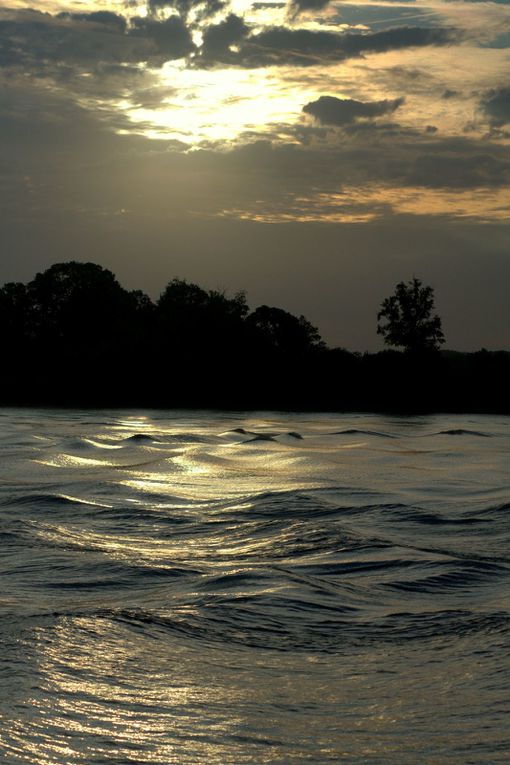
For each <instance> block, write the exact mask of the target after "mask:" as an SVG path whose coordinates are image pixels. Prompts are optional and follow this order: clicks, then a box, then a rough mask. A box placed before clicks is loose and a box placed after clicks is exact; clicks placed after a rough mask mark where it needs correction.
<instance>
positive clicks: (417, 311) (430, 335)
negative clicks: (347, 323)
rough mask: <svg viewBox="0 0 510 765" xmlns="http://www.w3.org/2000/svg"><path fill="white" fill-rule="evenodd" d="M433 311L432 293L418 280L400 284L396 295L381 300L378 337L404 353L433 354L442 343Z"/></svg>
mask: <svg viewBox="0 0 510 765" xmlns="http://www.w3.org/2000/svg"><path fill="white" fill-rule="evenodd" d="M433 310H434V290H433V289H432V287H427V286H422V283H421V281H420V280H419V279H416V278H414V279H413V280H412V281H410V282H408V283H407V284H406V283H405V282H399V283H398V284H397V286H396V288H395V292H394V294H393V295H391V296H390V297H387V298H386V299H385V300H383V302H382V304H381V309H380V311H379V313H378V314H377V320H378V324H377V334H379V335H382V336H383V337H384V342H385V343H386V344H387V345H393V346H395V347H400V348H404V350H405V351H407V352H412V353H420V352H423V351H435V350H438V349H439V346H440V345H441V344H442V343H444V335H443V332H442V329H441V319H440V318H439V316H438V315H437V314H433Z"/></svg>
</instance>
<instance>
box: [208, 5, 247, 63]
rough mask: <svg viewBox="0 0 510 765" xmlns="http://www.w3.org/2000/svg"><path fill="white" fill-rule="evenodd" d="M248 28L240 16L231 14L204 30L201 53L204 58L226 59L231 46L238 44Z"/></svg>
mask: <svg viewBox="0 0 510 765" xmlns="http://www.w3.org/2000/svg"><path fill="white" fill-rule="evenodd" d="M249 31H250V30H249V27H248V26H247V25H246V24H245V23H244V21H243V19H242V18H241V17H240V16H236V15H235V14H234V13H231V14H229V15H228V16H227V18H226V19H224V21H221V22H220V23H219V24H212V25H210V26H208V27H207V28H206V30H205V31H204V35H203V44H202V49H201V53H202V56H203V57H204V58H212V59H216V58H218V57H221V58H228V57H229V55H230V54H231V53H232V51H231V46H233V45H237V44H238V43H240V42H241V41H242V40H243V39H244V38H245V37H246V36H247V35H248V34H249Z"/></svg>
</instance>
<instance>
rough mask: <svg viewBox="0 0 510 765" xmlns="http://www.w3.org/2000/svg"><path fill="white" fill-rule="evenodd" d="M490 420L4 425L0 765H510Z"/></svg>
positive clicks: (502, 557) (504, 532)
mask: <svg viewBox="0 0 510 765" xmlns="http://www.w3.org/2000/svg"><path fill="white" fill-rule="evenodd" d="M509 514H510V428H509V420H508V418H505V417H494V416H428V417H408V418H405V417H401V418H392V417H384V416H373V415H364V414H360V415H352V414H349V415H338V414H333V415H327V414H279V413H260V414H253V413H250V414H246V413H239V414H232V413H226V414H222V413H211V412H152V411H145V412H144V411H136V412H134V411H127V412H120V411H87V412H81V411H53V410H12V409H11V410H9V409H5V410H0V540H1V548H0V575H1V578H2V585H1V588H0V617H1V619H0V625H1V626H0V636H1V644H2V650H1V654H0V759H1V762H2V763H5V764H6V765H11V763H12V765H15V764H16V763H27V764H30V765H35V764H37V765H39V764H40V765H50V764H51V765H71V764H73V763H83V764H85V765H93V764H94V765H96V764H99V763H118V765H121V763H122V765H128V763H131V764H135V763H137V764H141V763H151V765H154V764H158V765H169V763H178V764H179V765H180V764H181V763H194V764H195V763H210V764H211V765H227V764H232V765H242V764H244V763H250V764H252V765H263V764H264V763H290V764H293V763H300V762H308V763H318V764H320V763H336V762H346V763H360V764H361V763H363V764H369V765H385V764H386V763H388V764H389V763H391V764H392V765H394V764H396V763H398V764H400V763H402V764H405V765H409V764H412V763H427V765H430V764H434V763H451V764H452V765H453V763H455V764H456V765H457V764H458V765H466V764H467V763H487V764H488V763H508V761H509V754H508V753H509V752H510V733H509V731H510V726H509V724H508V723H509V716H508V715H509V712H510V692H509V690H508V689H509V688H510V672H509V645H510V615H509V606H510V576H509V574H510V551H509V550H510V547H509V542H510V516H509Z"/></svg>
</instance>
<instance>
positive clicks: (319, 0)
mask: <svg viewBox="0 0 510 765" xmlns="http://www.w3.org/2000/svg"><path fill="white" fill-rule="evenodd" d="M327 5H329V0H291V1H290V4H289V9H290V12H291V15H294V16H295V15H297V14H299V13H306V12H307V11H322V9H323V8H325V7H326V6H327Z"/></svg>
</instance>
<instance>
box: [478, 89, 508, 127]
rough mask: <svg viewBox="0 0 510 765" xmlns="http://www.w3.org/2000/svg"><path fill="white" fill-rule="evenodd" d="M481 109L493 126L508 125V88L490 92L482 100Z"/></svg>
mask: <svg viewBox="0 0 510 765" xmlns="http://www.w3.org/2000/svg"><path fill="white" fill-rule="evenodd" d="M482 109H483V111H484V112H485V114H486V115H487V117H488V118H489V120H490V122H491V123H492V124H493V125H495V126H501V125H506V124H508V123H510V87H509V88H497V89H495V90H490V91H489V92H488V93H487V95H486V96H485V98H484V99H483V100H482Z"/></svg>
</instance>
